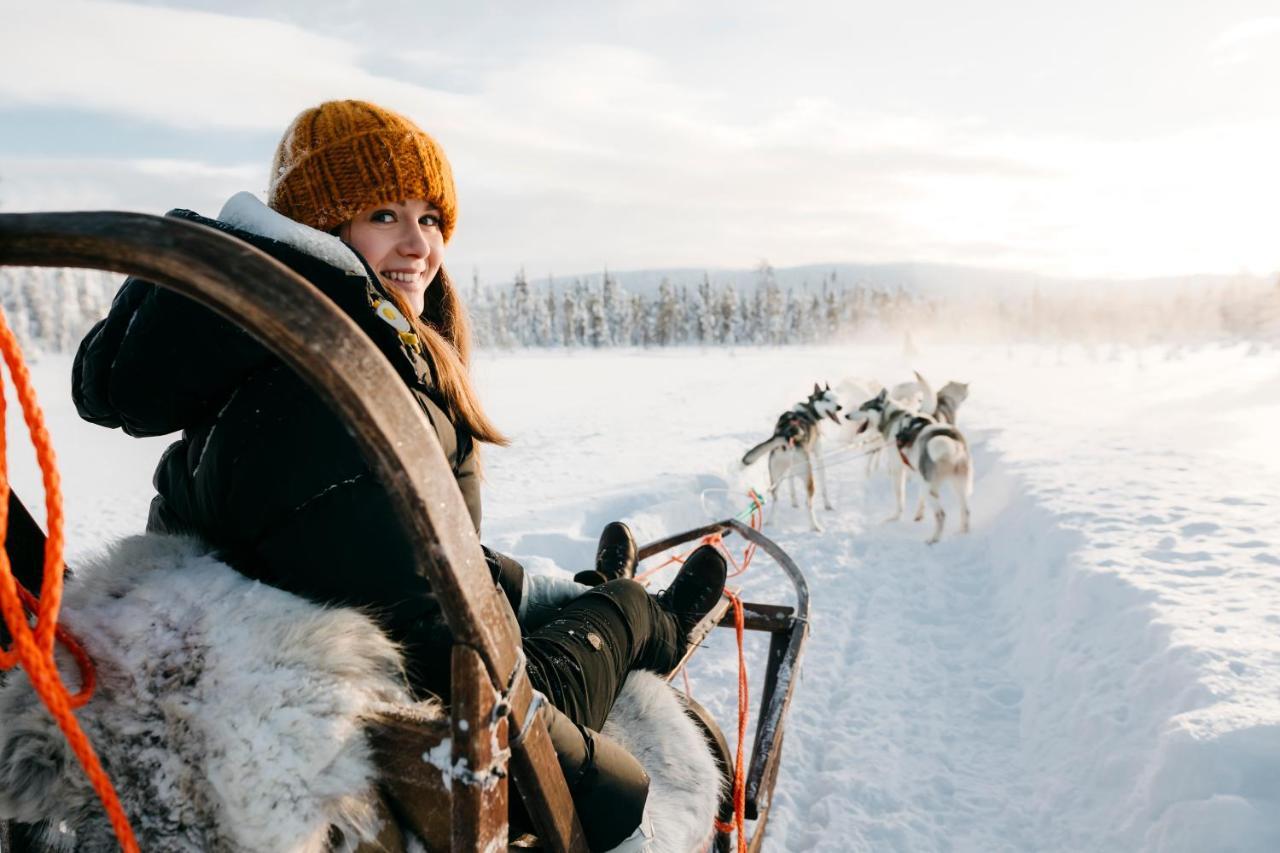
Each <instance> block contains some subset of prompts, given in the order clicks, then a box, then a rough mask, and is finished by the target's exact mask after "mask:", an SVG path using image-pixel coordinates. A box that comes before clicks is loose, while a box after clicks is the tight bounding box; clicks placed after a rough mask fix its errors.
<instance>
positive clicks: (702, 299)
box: [697, 272, 716, 346]
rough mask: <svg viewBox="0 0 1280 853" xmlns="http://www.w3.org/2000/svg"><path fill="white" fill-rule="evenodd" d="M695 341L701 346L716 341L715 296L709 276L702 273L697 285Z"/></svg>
mask: <svg viewBox="0 0 1280 853" xmlns="http://www.w3.org/2000/svg"><path fill="white" fill-rule="evenodd" d="M697 330H698V332H697V341H698V343H700V344H702V345H703V346H710V345H711V344H714V343H716V297H715V293H714V291H712V289H711V276H709V275H708V274H707V273H705V272H704V273H703V274H702V282H701V283H700V284H699V285H698V301H697Z"/></svg>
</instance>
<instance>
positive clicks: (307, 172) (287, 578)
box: [73, 101, 726, 849]
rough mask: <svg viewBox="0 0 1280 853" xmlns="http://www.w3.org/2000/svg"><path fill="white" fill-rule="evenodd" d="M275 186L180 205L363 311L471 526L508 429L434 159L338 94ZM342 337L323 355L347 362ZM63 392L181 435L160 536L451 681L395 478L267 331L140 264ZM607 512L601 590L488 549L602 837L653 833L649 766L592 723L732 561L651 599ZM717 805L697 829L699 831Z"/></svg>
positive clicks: (659, 657) (603, 840)
mask: <svg viewBox="0 0 1280 853" xmlns="http://www.w3.org/2000/svg"><path fill="white" fill-rule="evenodd" d="M268 198H269V207H264V206H263V205H262V203H261V202H260V201H258V200H257V199H255V198H254V197H253V196H251V195H249V194H247V193H241V194H239V195H237V196H235V197H233V198H232V200H231V201H230V202H228V204H227V206H226V207H224V208H223V212H222V215H221V217H220V219H219V220H208V219H205V218H203V217H200V216H197V215H196V214H193V213H190V212H189V211H175V212H174V213H173V214H172V215H173V216H176V217H179V218H182V219H186V220H189V221H193V222H197V223H199V224H202V225H205V226H208V227H212V228H217V229H219V230H222V231H226V232H230V233H231V234H233V235H234V236H236V237H238V238H240V239H242V240H244V241H245V242H247V243H250V244H251V245H253V246H255V247H256V248H258V249H260V250H262V251H264V252H266V253H268V254H269V255H272V256H273V257H275V258H276V259H277V260H279V261H281V262H282V263H284V264H286V265H287V266H289V267H291V268H292V269H293V270H294V271H295V272H297V273H299V274H300V275H302V276H303V277H304V278H306V279H307V280H308V281H310V282H311V284H313V285H314V286H315V287H316V288H318V289H319V290H321V291H322V292H323V293H324V294H325V295H326V296H327V297H329V298H330V299H331V300H332V301H333V302H334V303H336V304H337V305H338V306H339V307H340V308H341V309H342V310H343V311H345V312H346V313H347V314H348V315H349V316H350V317H351V319H352V320H353V321H355V322H356V323H357V324H358V325H359V326H360V327H361V329H362V330H363V331H364V332H365V333H366V334H367V335H368V336H369V337H370V338H371V339H372V340H373V342H374V343H375V344H377V345H378V347H379V348H380V349H381V351H382V353H383V355H385V356H386V358H387V359H388V360H389V361H390V363H391V364H392V365H393V366H394V367H395V368H396V369H397V371H398V372H399V374H400V377H401V378H402V379H403V381H404V382H405V384H406V385H407V387H408V388H409V389H410V391H411V392H412V394H413V396H414V398H415V399H416V401H417V403H418V404H419V406H420V407H421V409H422V412H423V414H424V415H425V416H426V419H427V422H428V423H429V424H430V427H431V428H433V429H434V431H435V434H436V437H437V438H438V440H439V444H440V447H441V449H442V450H443V451H444V462H447V463H448V465H449V468H450V469H451V470H450V472H451V473H452V475H453V479H454V481H455V482H456V485H457V488H458V490H459V492H460V493H461V496H462V500H463V502H464V503H465V505H466V508H467V510H469V512H470V519H469V520H470V523H471V524H473V525H474V527H475V530H476V532H477V533H478V532H479V529H480V521H481V511H480V487H479V477H478V445H479V444H480V443H491V444H502V443H505V441H506V439H505V438H504V437H503V436H502V434H501V433H499V432H498V431H497V429H496V428H495V427H494V426H493V424H492V423H490V422H489V420H488V418H487V417H486V416H485V415H484V412H483V410H482V409H481V407H480V404H479V401H478V398H477V397H476V395H475V393H474V391H473V390H472V387H471V382H470V378H469V373H468V368H467V355H468V350H469V331H468V325H467V319H466V312H465V310H464V308H463V306H462V304H461V301H460V299H459V297H458V294H457V292H456V289H455V288H454V286H453V283H452V281H451V280H450V278H449V276H448V274H447V273H446V271H445V268H444V247H445V244H446V243H447V242H448V240H449V237H450V235H451V234H452V231H453V225H454V220H455V217H456V209H457V208H456V201H455V196H454V184H453V177H452V173H451V171H450V169H449V164H448V161H447V160H446V159H445V156H444V152H443V151H442V150H441V149H440V147H439V145H438V144H437V143H436V142H435V140H433V139H432V138H431V137H430V136H428V135H427V134H426V133H424V132H423V131H422V130H421V129H420V128H418V126H417V125H416V124H414V123H413V122H412V121H410V120H409V119H407V118H405V117H404V116H401V115H399V114H397V113H393V112H391V111H390V110H386V109H384V108H382V107H379V106H376V105H374V104H371V103H367V102H364V101H328V102H325V103H323V104H320V105H319V106H317V107H313V108H311V109H308V110H305V111H303V112H302V113H301V114H300V115H299V116H298V117H297V118H296V119H295V120H294V121H293V123H292V124H291V125H290V127H289V128H288V130H287V131H286V133H285V135H284V137H283V139H282V140H281V142H280V145H279V148H278V149H277V152H276V157H275V162H274V165H273V169H272V174H271V185H270V189H269V193H268ZM304 328H305V327H304ZM328 343H329V342H328V341H323V340H317V341H316V342H315V344H314V345H315V348H316V349H317V351H323V350H324V349H325V347H326V345H327V344H328ZM335 349H336V351H335V352H333V353H326V355H327V356H328V357H330V358H341V357H343V352H342V350H341V348H340V347H337V348H335ZM73 394H74V396H75V401H76V406H77V409H78V411H79V413H80V415H81V416H82V417H84V418H85V419H86V420H89V421H92V422H94V423H97V424H101V425H103V426H109V427H121V428H123V429H124V430H125V431H127V432H129V433H130V434H133V435H162V434H164V433H168V432H173V431H175V430H179V429H180V430H182V433H183V435H182V438H181V439H180V440H179V441H178V442H176V443H175V444H174V445H173V446H172V447H170V448H169V450H168V451H167V452H166V453H165V454H164V456H163V457H162V458H161V460H160V463H159V465H158V467H157V471H156V475H155V478H154V483H155V486H156V490H157V492H158V494H157V495H156V497H155V498H154V499H153V501H152V504H151V510H150V517H149V519H148V524H147V527H148V531H149V532H152V533H158V534H180V535H184V536H194V537H196V538H197V539H199V540H200V541H201V542H203V543H204V544H205V545H207V546H208V547H210V548H212V549H213V550H214V551H216V553H217V554H218V556H219V558H220V559H222V560H224V561H225V562H226V563H227V564H229V565H230V566H231V567H232V568H234V569H236V570H237V571H239V572H240V573H241V574H243V575H246V576H248V577H250V578H253V579H255V580H259V581H262V582H263V583H265V584H267V585H269V586H272V587H276V588H278V589H281V590H284V591H286V592H289V593H294V594H296V595H298V596H301V597H302V598H305V599H309V600H311V601H313V602H316V603H320V604H326V605H331V604H333V605H342V606H349V607H357V608H361V609H362V610H364V611H366V612H368V613H369V614H370V615H372V616H373V618H374V619H375V620H376V621H377V623H378V625H379V627H380V628H382V630H383V631H384V632H385V633H386V634H387V635H388V636H389V637H390V639H391V640H392V641H393V642H394V643H395V644H396V645H397V647H398V648H399V649H401V650H402V651H403V664H404V669H405V670H406V675H407V676H408V680H409V686H410V687H411V688H412V690H413V691H414V692H415V693H416V694H418V695H423V694H428V693H430V694H434V695H436V696H438V697H440V698H441V699H443V700H445V701H446V702H448V701H449V700H450V699H451V698H452V695H451V688H452V685H451V680H450V676H451V671H450V664H449V661H450V655H451V651H452V648H453V636H452V634H451V631H450V626H449V624H448V622H447V620H446V618H445V613H444V610H443V607H442V605H441V602H440V600H439V598H438V597H437V595H436V593H435V591H434V590H433V589H432V587H431V584H430V583H429V581H428V579H427V578H426V577H424V576H423V575H422V574H420V573H419V571H418V560H417V558H416V556H415V547H414V545H413V544H412V542H411V540H410V539H409V538H408V537H407V536H406V534H405V531H404V529H403V528H402V526H401V524H400V521H399V519H398V517H397V515H396V512H395V511H394V508H393V505H392V502H391V496H390V493H389V491H388V489H387V487H386V486H385V485H384V483H383V482H382V481H380V479H379V478H378V476H377V475H376V474H375V473H374V471H373V470H372V469H371V467H370V465H369V464H368V463H367V462H366V461H365V459H364V458H363V457H362V455H361V453H360V450H359V446H358V445H357V443H356V442H355V441H354V439H353V437H352V435H351V434H350V432H349V431H348V429H347V427H346V426H345V425H344V424H343V423H342V422H341V420H340V419H339V418H338V417H337V416H336V415H335V413H334V412H332V411H331V410H329V408H328V406H327V405H326V404H325V402H324V401H323V399H321V398H320V397H319V396H318V395H317V394H316V393H314V391H312V389H310V388H309V387H308V386H307V385H306V383H305V382H304V381H303V380H302V379H301V377H299V376H298V375H296V374H294V373H293V372H292V371H291V370H289V369H288V368H287V366H286V365H284V364H283V363H281V362H280V361H279V360H277V359H275V358H273V357H272V356H271V355H270V353H269V352H268V351H267V350H265V349H264V348H263V347H262V346H261V345H260V344H259V343H258V342H257V341H256V340H255V339H252V338H250V337H249V336H247V335H245V334H244V333H243V332H242V331H241V330H240V329H239V328H237V327H235V326H234V325H232V324H231V323H229V322H227V321H225V320H223V319H222V318H221V317H220V316H218V315H216V314H215V313H213V312H211V311H209V310H207V309H204V308H202V307H201V306H200V305H198V304H196V303H193V302H191V301H190V300H188V299H186V298H185V297H183V296H181V295H178V294H176V293H174V292H170V291H166V290H164V289H162V288H158V287H156V286H155V285H154V284H151V283H149V282H147V281H142V280H138V279H129V280H128V281H126V282H125V285H124V287H123V288H122V289H121V291H120V293H119V294H118V295H117V297H116V299H115V301H114V302H113V304H112V308H111V311H110V313H109V315H108V316H107V318H106V319H105V320H103V321H102V322H100V323H98V324H97V325H96V326H95V327H94V328H93V330H92V331H91V332H90V333H89V335H88V336H87V337H86V338H85V340H84V341H83V342H82V344H81V346H80V349H79V352H78V353H77V356H76V362H75V369H74V377H73ZM424 438H425V436H424ZM464 523H465V519H464ZM611 528H612V529H613V530H614V532H613V533H612V534H609V535H608V536H606V537H603V539H602V546H611V547H603V548H602V553H605V554H606V556H607V555H609V554H616V555H617V556H616V557H608V559H604V560H603V561H601V560H600V559H598V560H597V567H596V568H597V570H596V571H595V572H589V573H584V574H590V575H592V576H593V577H592V582H593V583H595V584H596V585H595V586H594V587H592V588H588V587H587V586H585V585H584V584H580V583H574V582H571V581H568V580H557V579H555V578H552V577H547V576H539V577H534V576H532V575H526V574H525V573H524V570H523V568H522V567H521V566H520V564H519V563H517V562H516V561H515V560H512V559H511V558H509V557H506V556H503V555H501V554H497V553H495V552H493V551H489V550H487V549H486V550H485V552H484V553H485V561H484V567H485V568H487V569H488V572H489V576H490V579H491V580H492V582H493V583H494V584H495V585H496V586H497V588H498V589H499V590H500V591H501V592H502V593H503V594H505V597H506V601H507V602H508V603H509V604H510V606H511V609H512V611H514V613H515V615H516V617H517V618H518V620H519V622H520V626H521V630H522V633H521V636H520V649H521V653H522V656H523V657H522V659H523V661H524V664H525V666H526V667H527V673H528V679H529V683H530V684H531V685H532V686H533V688H534V689H536V690H538V691H540V692H541V693H543V694H544V695H545V696H546V697H547V700H548V703H549V705H548V707H547V710H546V711H545V713H544V717H545V718H546V719H547V720H548V729H549V733H550V736H551V741H552V744H553V745H554V746H555V748H556V752H557V755H558V757H559V759H560V766H561V769H562V770H563V771H564V773H565V775H566V778H567V780H568V781H569V788H570V793H571V795H572V796H573V798H574V802H575V804H576V805H577V807H578V808H577V811H578V814H579V818H580V820H581V822H582V828H583V831H584V833H585V836H586V839H587V841H588V843H589V844H590V846H591V847H592V849H609V848H612V847H614V846H615V845H617V844H618V843H619V842H620V841H622V840H623V839H625V838H627V837H628V836H634V837H635V838H636V839H637V840H638V842H639V843H643V841H644V838H645V837H646V836H647V835H650V834H651V832H650V830H649V828H648V827H647V826H646V825H642V823H641V820H642V816H643V815H644V814H645V811H644V809H645V803H646V799H647V797H648V790H649V779H648V777H647V776H646V774H645V770H644V768H643V767H642V766H641V765H640V763H639V762H638V761H637V759H636V758H635V757H634V756H633V755H631V754H630V753H628V752H626V751H625V750H624V749H622V748H620V747H618V746H617V745H616V743H615V742H613V741H611V740H610V739H609V738H608V737H606V736H604V735H601V734H600V733H599V732H600V730H601V728H602V727H603V725H604V723H605V722H606V720H607V719H608V717H609V713H610V711H611V710H612V708H613V705H614V702H615V701H616V700H617V698H618V696H619V694H620V691H621V690H622V688H623V686H624V684H625V682H626V678H627V676H628V674H629V673H631V672H633V671H636V670H650V671H653V672H657V673H660V674H665V673H667V672H669V671H671V670H672V669H673V668H674V667H675V666H676V665H677V663H678V662H679V661H680V660H681V659H682V657H683V656H684V654H685V652H686V650H687V649H688V648H689V646H690V638H689V634H690V631H691V630H692V629H693V627H694V626H695V625H697V623H698V622H699V621H700V620H702V619H703V618H704V617H705V616H707V614H708V613H709V612H710V611H711V610H712V608H713V607H714V606H716V604H717V603H718V602H719V601H720V599H721V592H722V590H723V589H724V582H725V574H726V571H725V560H724V558H723V557H722V556H721V555H720V553H719V552H718V551H716V550H715V548H714V547H712V546H710V545H706V546H703V547H702V548H701V549H699V550H698V551H695V552H694V553H693V554H692V555H691V556H690V557H689V558H688V559H687V560H686V561H685V563H684V566H683V568H682V569H681V572H680V574H679V575H678V576H677V578H676V579H675V581H673V582H672V584H671V586H669V587H668V588H667V590H666V591H665V593H664V594H663V595H662V596H661V597H657V596H652V595H649V594H648V593H647V592H646V590H645V588H644V587H643V586H642V585H641V584H639V583H638V582H636V581H635V580H634V579H633V578H632V575H633V574H634V570H635V562H636V550H635V547H634V541H632V539H631V536H630V533H629V532H628V531H627V530H626V528H625V526H623V525H611V526H610V528H606V530H609V529H611ZM477 568H480V567H477ZM480 570H481V571H483V568H480ZM707 766H708V767H710V766H712V765H711V764H710V763H708V765H707ZM706 787H707V790H709V791H713V790H714V786H713V784H712V783H711V782H710V781H708V782H707V786H706ZM713 799H714V798H709V799H708V801H707V804H706V812H707V814H706V819H705V820H702V821H700V823H699V825H700V826H701V827H702V828H703V830H704V831H706V832H707V833H709V831H710V830H709V829H707V827H709V826H710V824H711V813H712V812H713V811H714V806H715V804H714V801H713ZM517 817H518V815H517ZM693 840H694V841H696V840H697V839H693ZM688 846H690V845H685V847H686V848H687V847H688Z"/></svg>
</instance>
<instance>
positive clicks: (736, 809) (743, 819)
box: [635, 489, 764, 853]
mask: <svg viewBox="0 0 1280 853" xmlns="http://www.w3.org/2000/svg"><path fill="white" fill-rule="evenodd" d="M747 494H748V496H749V497H750V498H751V507H750V508H749V511H750V513H751V515H750V521H749V522H748V523H749V524H750V526H751V529H752V530H760V529H761V527H762V526H763V524H764V500H763V499H762V498H761V497H760V493H759V492H757V491H756V490H755V489H752V490H751V491H750V492H748V493H747ZM746 511H747V510H744V512H746ZM703 545H714V546H715V547H717V548H719V549H720V550H721V551H722V552H723V553H724V556H725V558H726V559H728V561H729V563H730V564H732V566H733V571H732V572H730V573H729V574H728V577H731V578H734V577H737V576H738V575H740V574H742V573H743V572H745V571H746V570H747V567H748V566H749V565H751V558H752V557H754V556H755V554H756V545H755V543H754V542H748V543H747V547H746V548H745V549H744V550H743V552H742V562H741V564H739V562H738V560H737V559H735V558H734V556H733V552H732V551H730V550H729V548H728V547H727V546H726V545H725V544H724V537H723V536H721V535H720V534H719V533H711V534H709V535H707V536H704V537H702V539H700V540H699V541H698V544H697V545H695V546H693V547H692V548H690V549H688V550H686V551H682V552H681V553H679V554H675V555H673V556H671V557H668V558H667V559H665V560H663V561H662V562H661V563H659V564H658V565H656V566H654V567H652V568H650V569H645V570H644V571H643V572H640V573H639V574H637V575H636V577H635V579H636V580H637V581H644V580H646V579H647V578H648V577H649V576H650V575H653V574H654V573H655V572H658V571H661V570H662V569H665V568H666V567H667V566H669V565H671V564H672V563H681V564H683V563H684V561H685V560H686V559H687V558H688V556H689V555H690V554H692V553H693V552H694V551H696V550H697V549H698V548H701V547H702V546H703ZM724 595H725V597H726V598H728V599H729V601H730V602H731V603H732V604H733V624H734V629H735V631H736V633H737V636H738V751H737V757H736V758H735V759H734V769H733V823H731V824H730V823H723V822H721V821H720V820H718V819H717V820H716V823H715V826H716V831H718V832H725V833H731V832H734V831H735V830H736V831H737V833H738V850H739V853H746V850H747V773H746V767H745V762H744V760H743V759H744V758H745V757H746V755H745V753H746V745H747V718H748V714H749V711H748V707H747V706H748V704H749V702H748V700H749V695H748V692H747V659H746V652H745V650H744V648H743V640H744V634H745V632H746V617H745V614H744V611H743V609H742V599H741V598H739V597H738V596H737V595H735V594H734V593H733V592H732V591H730V590H727V589H726V590H725V591H724ZM684 692H685V693H686V694H688V693H689V676H688V672H687V671H686V672H685V690H684Z"/></svg>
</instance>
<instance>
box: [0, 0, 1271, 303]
mask: <svg viewBox="0 0 1280 853" xmlns="http://www.w3.org/2000/svg"><path fill="white" fill-rule="evenodd" d="M0 21H2V22H3V23H2V24H0V210H4V211H15V210H58V209H62V210H66V209H95V208H113V209H132V210H142V211H149V212H154V213H162V212H164V211H165V210H168V209H170V208H174V207H186V208H190V209H194V210H196V211H198V212H200V213H203V214H206V215H210V216H216V215H217V213H218V210H219V209H220V207H221V204H222V202H223V201H224V200H225V199H226V198H227V197H229V196H230V195H231V194H233V193H234V192H236V191H239V190H246V189H247V190H250V191H252V192H255V193H257V194H259V195H260V196H262V195H264V194H265V190H266V184H267V172H268V167H269V164H270V162H271V156H272V152H273V150H274V148H275V145H276V142H277V141H278V139H279V137H280V135H281V133H282V132H283V130H284V128H285V126H286V125H287V124H288V123H289V121H290V120H291V119H292V117H293V116H294V115H296V114H297V113H298V112H299V111H300V110H302V109H305V108H306V107H309V106H312V105H314V104H316V103H319V102H321V101H323V100H327V99H331V98H347V97H352V98H363V99H366V100H371V101H374V102H377V103H379V104H382V105H383V106H386V107H390V108H392V109H395V110H397V111H399V112H402V113H405V114H406V115H408V116H410V117H411V118H413V119H414V120H415V121H416V122H417V123H418V124H419V125H420V126H422V128H423V129H424V130H426V131H427V132H429V133H431V134H432V135H433V136H435V137H436V138H437V139H438V140H439V141H440V143H441V144H442V145H443V147H444V149H445V151H446V152H447V154H448V156H449V159H450V161H451V163H452V164H453V168H454V174H455V178H456V180H457V184H458V197H459V220H458V225H457V230H456V232H455V235H454V237H453V239H452V240H451V241H450V244H449V246H448V249H447V252H448V254H447V258H446V261H447V263H448V264H449V266H450V267H451V269H453V270H454V271H455V275H458V274H461V275H463V276H467V275H469V273H470V271H473V270H474V271H475V272H477V273H478V274H479V275H480V277H481V278H482V279H485V280H501V279H509V278H510V276H511V275H512V274H513V273H514V272H515V271H516V270H517V269H520V268H525V269H526V270H527V271H528V272H529V274H530V275H531V276H535V275H536V276H542V275H546V274H556V275H565V274H572V273H577V272H588V271H598V270H600V269H602V268H604V267H606V266H607V267H609V268H611V269H619V270H625V269H639V268H662V267H709V268H748V267H753V266H755V265H757V264H758V263H759V262H760V261H761V260H768V261H769V262H770V263H772V264H773V265H775V266H790V265H797V264H808V263H827V262H865V263H893V262H932V263H946V264H961V265H969V266H979V267H989V268H997V269H1007V270H1019V271H1027V272H1035V273H1040V274H1046V275H1054V276H1067V277H1119V278H1126V277H1143V276H1157V275H1179V274H1193V273H1226V274H1235V273H1246V272H1247V273H1253V274H1260V275H1270V274H1272V273H1274V272H1276V271H1277V270H1280V239H1278V238H1280V228H1277V225H1278V223H1280V210H1278V207H1277V199H1280V157H1277V155H1276V153H1275V152H1277V151H1280V97H1277V92H1280V6H1277V5H1276V4H1275V2H1274V0H1267V2H1263V1H1262V0H1249V1H1248V2H1246V0H1213V2H1209V0H1205V2H1194V3H1192V2H1179V0H1129V2H1125V3H1114V2H1105V3H1104V2H1094V0H1081V2H1074V3H1050V2H1039V0H1035V2H1032V1H1031V0H999V2H995V0H973V2H967V3H954V2H949V0H914V2H909V3H897V4H890V3H883V2H879V3H868V2H860V1H859V2H850V0H845V2H839V0H833V2H810V1H809V0H793V1H792V2H788V3H785V4H784V3H769V2H760V0H736V2H724V0H706V2H698V3H687V2H671V1H670V0H648V2H631V0H622V2H610V3H586V2H580V3H570V2H560V0H544V2H540V3H537V4H529V3H524V4H517V3H514V2H509V3H483V2H475V3H456V2H454V3H448V4H443V3H435V2H425V0H414V1H413V2H402V0H382V2H355V1H354V0H346V2H341V0H328V2H326V0H308V1H307V2H293V0H274V1H273V0H266V1H265V2H263V1H262V0H255V2H240V0H231V1H230V2H221V3H208V2H166V3H118V2H76V1H75V0H67V2H59V0H48V2H43V3H32V2H29V0H0Z"/></svg>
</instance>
